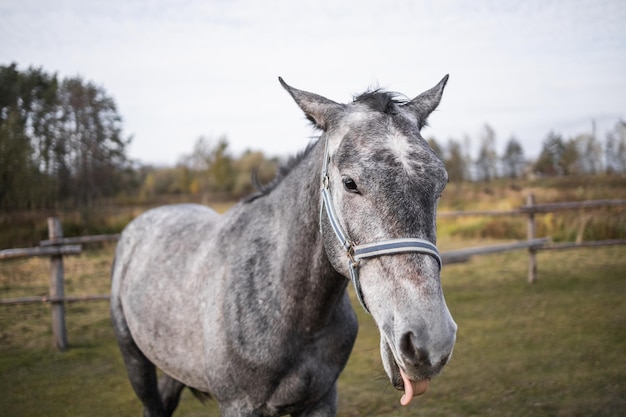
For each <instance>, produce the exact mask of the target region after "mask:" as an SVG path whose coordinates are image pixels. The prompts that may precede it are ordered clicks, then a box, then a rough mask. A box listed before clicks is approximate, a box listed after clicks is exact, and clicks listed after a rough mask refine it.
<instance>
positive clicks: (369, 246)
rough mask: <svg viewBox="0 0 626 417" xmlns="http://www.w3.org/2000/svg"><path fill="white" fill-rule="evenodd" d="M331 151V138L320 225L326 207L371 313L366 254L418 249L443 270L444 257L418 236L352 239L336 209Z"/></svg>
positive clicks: (324, 169)
mask: <svg viewBox="0 0 626 417" xmlns="http://www.w3.org/2000/svg"><path fill="white" fill-rule="evenodd" d="M329 160H330V155H329V154H328V138H327V139H326V142H325V145H324V164H323V166H322V208H321V209H320V229H321V222H322V212H323V210H324V208H325V209H326V214H327V216H328V220H329V221H330V225H331V227H332V228H333V231H334V232H335V236H337V239H338V240H339V243H340V244H341V246H343V248H344V250H345V251H346V255H347V256H348V270H349V271H350V279H351V280H352V284H353V285H354V289H355V290H356V296H357V298H358V300H359V303H361V306H362V307H363V309H364V310H365V311H366V312H367V313H369V314H371V313H370V311H369V309H368V308H367V305H366V304H365V300H364V299H363V292H362V290H361V282H360V280H359V266H360V264H361V260H362V259H365V258H373V257H376V256H382V255H394V254H398V253H407V252H416V253H423V254H426V255H430V256H432V257H433V258H435V260H437V263H438V265H439V270H440V271H441V266H442V261H441V256H440V255H439V251H438V250H437V247H436V246H435V245H433V244H432V243H430V242H429V241H427V240H424V239H418V238H403V239H389V240H382V241H378V242H373V243H366V244H363V245H358V244H356V242H354V241H352V240H350V238H349V237H348V235H347V234H346V233H345V232H344V230H343V229H342V227H341V224H339V218H338V217H337V215H336V214H335V209H334V206H333V202H332V199H331V196H330V181H329V178H328V162H329Z"/></svg>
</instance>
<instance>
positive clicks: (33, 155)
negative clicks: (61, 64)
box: [0, 64, 130, 208]
mask: <svg viewBox="0 0 626 417" xmlns="http://www.w3.org/2000/svg"><path fill="white" fill-rule="evenodd" d="M129 142H130V139H123V138H122V136H121V117H120V116H119V115H118V113H117V109H116V106H115V103H114V101H113V99H111V98H110V97H109V96H108V95H107V94H106V92H105V91H104V89H102V88H100V87H96V86H95V85H93V84H92V83H85V82H84V81H83V80H82V79H81V78H79V77H75V78H69V79H65V80H63V81H62V82H61V83H59V82H58V80H57V76H56V75H49V74H46V73H45V72H44V71H43V70H41V69H33V68H30V69H28V70H26V71H24V72H21V71H19V70H18V69H17V65H16V64H12V65H10V66H8V67H4V66H0V207H3V208H27V207H50V206H53V205H55V204H56V203H58V202H71V203H74V204H75V205H77V206H81V207H85V206H88V205H89V204H90V203H91V202H92V201H93V199H95V198H97V197H100V196H107V195H112V194H114V193H115V192H117V191H119V187H120V178H121V175H122V173H123V172H124V170H126V168H127V163H128V160H127V157H126V147H127V145H128V143H129Z"/></svg>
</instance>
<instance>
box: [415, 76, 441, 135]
mask: <svg viewBox="0 0 626 417" xmlns="http://www.w3.org/2000/svg"><path fill="white" fill-rule="evenodd" d="M447 82H448V75H447V74H446V76H445V77H443V79H442V80H441V81H439V84H437V85H436V86H434V87H433V88H431V89H430V90H428V91H424V92H423V93H422V94H420V95H419V96H417V97H415V98H414V99H413V100H411V101H409V102H408V103H406V104H405V106H408V107H410V108H411V109H412V110H413V111H414V112H415V116H416V117H417V125H418V127H419V129H420V130H421V129H422V128H423V127H424V126H425V125H426V119H427V118H428V116H429V115H430V114H431V113H432V112H433V110H435V109H436V108H437V106H438V105H439V102H440V101H441V96H442V94H443V89H444V87H445V86H446V83H447Z"/></svg>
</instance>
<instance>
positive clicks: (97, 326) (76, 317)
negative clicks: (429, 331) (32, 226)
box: [0, 239, 626, 417]
mask: <svg viewBox="0 0 626 417" xmlns="http://www.w3.org/2000/svg"><path fill="white" fill-rule="evenodd" d="M484 244H486V243H485V242H484V241H467V240H458V239H457V240H450V239H447V240H446V239H443V240H442V241H440V243H439V245H440V247H441V248H442V249H443V250H445V249H452V248H458V247H463V246H478V245H484ZM112 251H113V247H112V246H110V245H107V246H104V247H103V248H100V249H97V250H91V251H88V252H87V253H85V254H83V255H82V256H81V257H72V258H66V276H67V280H68V283H67V288H66V293H67V294H69V295H77V294H86V293H104V292H107V291H108V282H109V279H108V264H109V262H110V258H111V255H112ZM538 261H539V280H538V282H537V283H536V284H534V285H529V284H527V283H526V273H527V272H526V255H525V252H524V251H518V252H510V253H505V254H498V255H489V256H484V257H475V258H474V259H473V260H472V261H470V262H469V263H466V264H457V265H450V266H446V267H444V270H443V275H442V280H443V283H444V289H445V293H446V298H447V300H448V305H449V307H450V310H451V312H452V314H453V316H454V318H455V320H456V321H457V323H458V325H459V337H458V341H457V345H456V348H455V353H454V357H453V359H452V361H451V362H450V364H449V365H448V366H447V367H446V369H445V370H444V372H443V373H442V375H440V376H438V377H437V378H435V379H434V380H433V381H432V383H431V386H430V390H429V391H428V392H427V393H426V394H425V395H423V396H422V397H419V398H417V399H414V401H413V403H412V404H411V405H410V406H409V407H406V408H403V407H402V406H401V405H400V403H399V400H400V396H401V393H399V392H398V391H396V390H394V389H393V388H391V386H390V385H389V382H388V381H387V378H386V376H385V375H384V371H383V369H382V366H381V363H380V357H379V351H378V337H379V336H378V331H377V330H376V328H375V326H374V324H373V321H372V319H371V318H370V317H369V316H367V315H366V314H365V313H364V312H363V311H362V310H361V309H360V308H357V313H358V314H359V321H360V323H361V328H360V332H359V338H358V340H357V343H356V346H355V348H354V351H353V354H352V356H351V358H350V361H349V363H348V366H347V368H346V370H345V371H344V373H343V374H342V376H341V377H340V380H339V395H340V400H339V401H340V402H339V415H340V416H343V417H348V416H403V415H406V416H408V415H411V416H429V417H436V416H447V417H454V416H498V417H502V416H555V417H557V416H558V417H570V416H571V417H578V416H581V417H582V416H585V417H588V416H620V415H624V413H625V411H626V361H625V360H624V359H625V354H624V352H626V303H625V302H624V300H625V299H626V298H625V296H626V248H624V247H607V248H596V249H576V250H570V251H562V252H554V251H553V252H540V253H539V255H538ZM47 273H48V270H47V260H46V259H29V260H25V261H11V262H3V263H0V291H1V292H0V297H2V298H8V297H17V296H23V295H32V294H37V293H45V291H46V288H47ZM354 305H355V306H358V304H356V303H355V304H354ZM49 316H50V313H49V307H48V306H45V305H28V306H2V307H0V393H2V394H0V410H1V411H0V415H3V416H4V415H6V416H87V415H88V416H103V417H105V416H139V415H141V407H140V404H139V401H138V400H137V399H136V397H135V396H134V393H133V392H132V389H131V387H130V385H129V383H128V381H127V379H126V375H125V371H124V368H123V364H122V360H121V357H120V354H119V352H118V351H117V346H116V344H115V340H114V337H113V332H112V330H111V326H110V324H109V319H108V305H107V303H106V302H92V303H76V304H70V305H69V306H68V308H67V314H66V317H67V324H68V339H69V344H70V350H69V351H67V352H65V353H60V352H57V351H56V350H55V349H54V348H53V347H52V340H51V339H52V337H51V331H50V325H49ZM176 415H178V416H217V415H219V414H218V408H217V406H216V404H215V403H211V402H210V403H209V404H208V405H202V404H201V403H199V402H198V401H197V400H195V399H194V398H193V397H192V396H191V395H190V393H189V392H188V391H185V394H184V397H183V400H182V402H181V406H180V408H179V410H178V411H177V413H176Z"/></svg>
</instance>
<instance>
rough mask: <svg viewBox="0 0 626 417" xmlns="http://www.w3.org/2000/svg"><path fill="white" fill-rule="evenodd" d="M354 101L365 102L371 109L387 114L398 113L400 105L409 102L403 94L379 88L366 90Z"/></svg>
mask: <svg viewBox="0 0 626 417" xmlns="http://www.w3.org/2000/svg"><path fill="white" fill-rule="evenodd" d="M353 101H354V102H355V103H363V104H365V105H366V106H367V107H369V108H370V109H371V110H373V111H377V112H381V113H385V114H397V113H398V106H401V105H403V104H406V103H407V102H408V100H407V99H406V98H405V97H404V96H403V95H402V94H399V93H394V92H391V91H384V90H381V89H379V88H377V89H375V90H371V91H366V92H364V93H362V94H360V95H358V96H356V97H354V100H353Z"/></svg>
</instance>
